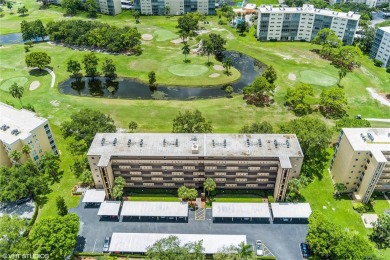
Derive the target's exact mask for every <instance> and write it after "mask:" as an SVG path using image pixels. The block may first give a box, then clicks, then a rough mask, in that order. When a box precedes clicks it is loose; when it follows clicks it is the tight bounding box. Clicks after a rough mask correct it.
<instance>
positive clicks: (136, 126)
mask: <svg viewBox="0 0 390 260" xmlns="http://www.w3.org/2000/svg"><path fill="white" fill-rule="evenodd" d="M137 128H138V124H137V122H135V121H130V123H129V129H130V130H131V132H134V130H135V129H137Z"/></svg>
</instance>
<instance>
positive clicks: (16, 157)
mask: <svg viewBox="0 0 390 260" xmlns="http://www.w3.org/2000/svg"><path fill="white" fill-rule="evenodd" d="M9 157H10V158H11V161H12V163H13V164H14V165H16V166H19V165H20V160H21V159H22V153H21V152H19V151H18V150H12V152H11V153H10V155H9Z"/></svg>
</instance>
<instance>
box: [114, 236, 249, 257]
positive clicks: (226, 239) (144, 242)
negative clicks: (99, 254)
mask: <svg viewBox="0 0 390 260" xmlns="http://www.w3.org/2000/svg"><path fill="white" fill-rule="evenodd" d="M169 236H176V237H178V238H179V240H180V242H181V243H180V244H181V245H184V244H186V243H189V242H198V241H200V240H202V241H203V243H202V246H203V248H204V253H206V254H214V253H217V252H218V251H219V250H221V249H222V248H223V247H228V246H230V245H234V246H238V245H239V244H240V243H241V242H244V243H245V244H246V236H245V235H208V234H159V233H113V234H112V237H111V243H110V248H109V251H110V252H137V253H144V252H146V251H147V250H148V247H149V246H151V245H153V244H154V243H155V242H156V241H157V240H160V239H162V238H168V237H169Z"/></svg>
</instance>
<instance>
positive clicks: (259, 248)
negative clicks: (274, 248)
mask: <svg viewBox="0 0 390 260" xmlns="http://www.w3.org/2000/svg"><path fill="white" fill-rule="evenodd" d="M256 255H258V256H263V255H264V251H263V243H262V242H261V240H257V241H256Z"/></svg>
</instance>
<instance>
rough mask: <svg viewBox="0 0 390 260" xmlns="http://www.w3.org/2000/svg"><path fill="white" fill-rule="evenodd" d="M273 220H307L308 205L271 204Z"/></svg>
mask: <svg viewBox="0 0 390 260" xmlns="http://www.w3.org/2000/svg"><path fill="white" fill-rule="evenodd" d="M271 208H272V215H273V216H274V218H309V217H310V214H311V208H310V204H309V203H271Z"/></svg>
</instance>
